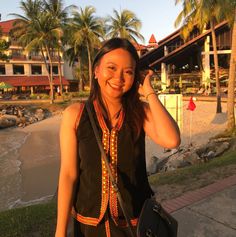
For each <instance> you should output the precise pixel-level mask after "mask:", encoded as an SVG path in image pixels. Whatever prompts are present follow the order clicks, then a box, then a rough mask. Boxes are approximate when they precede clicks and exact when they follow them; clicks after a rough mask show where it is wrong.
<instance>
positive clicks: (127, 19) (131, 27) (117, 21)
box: [106, 10, 144, 43]
mask: <svg viewBox="0 0 236 237" xmlns="http://www.w3.org/2000/svg"><path fill="white" fill-rule="evenodd" d="M113 12H114V16H108V18H107V21H106V24H107V27H106V31H107V37H108V38H113V37H122V38H127V39H129V40H131V41H134V42H136V43H137V40H136V39H140V40H141V41H144V37H143V36H142V35H141V34H140V33H139V31H140V29H141V26H142V23H141V21H140V20H139V19H138V18H137V16H136V15H135V13H133V12H132V11H129V10H123V11H121V12H120V13H119V12H118V11H117V10H114V11H113Z"/></svg>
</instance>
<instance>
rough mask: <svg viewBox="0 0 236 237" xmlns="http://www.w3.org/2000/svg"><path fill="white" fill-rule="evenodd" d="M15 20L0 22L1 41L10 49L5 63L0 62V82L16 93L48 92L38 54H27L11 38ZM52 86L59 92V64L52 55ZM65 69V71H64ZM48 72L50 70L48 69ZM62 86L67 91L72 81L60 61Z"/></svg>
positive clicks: (47, 82)
mask: <svg viewBox="0 0 236 237" xmlns="http://www.w3.org/2000/svg"><path fill="white" fill-rule="evenodd" d="M14 21H15V20H8V21H2V22H0V29H1V39H4V40H6V41H7V42H10V47H9V48H8V49H7V50H6V51H5V54H6V55H7V56H8V58H9V59H8V60H7V61H3V60H0V82H5V83H8V84H10V85H12V86H14V90H16V92H17V93H31V94H32V93H36V92H38V93H39V92H46V91H47V92H49V90H50V87H49V80H48V77H47V70H46V66H45V64H44V61H43V57H42V55H41V54H40V53H39V52H27V51H25V50H24V49H23V48H22V47H21V46H19V44H17V42H16V40H15V39H14V38H13V37H11V34H10V30H11V29H12V28H13V24H14ZM52 60H53V67H52V71H53V85H54V90H55V92H59V90H60V80H59V62H58V56H57V54H55V55H53V57H52ZM65 69H66V70H65ZM49 70H50V69H49ZM61 73H62V78H61V79H62V85H63V89H64V90H65V91H67V90H68V87H69V81H68V80H67V79H66V77H65V75H67V76H68V77H67V78H68V79H73V76H72V74H71V73H70V69H69V68H68V65H67V64H65V63H64V61H63V60H61Z"/></svg>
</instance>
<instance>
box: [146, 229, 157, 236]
mask: <svg viewBox="0 0 236 237" xmlns="http://www.w3.org/2000/svg"><path fill="white" fill-rule="evenodd" d="M146 237H157V236H156V235H154V234H153V233H152V231H151V230H150V229H147V230H146Z"/></svg>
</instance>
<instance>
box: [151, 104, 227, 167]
mask: <svg viewBox="0 0 236 237" xmlns="http://www.w3.org/2000/svg"><path fill="white" fill-rule="evenodd" d="M194 103H195V104H196V109H195V110H194V111H190V110H187V107H188V102H187V101H184V102H183V108H182V111H183V112H182V114H183V121H182V127H181V129H180V130H181V145H180V146H182V147H187V146H189V145H190V144H192V146H194V147H199V146H201V145H203V144H206V143H207V142H208V141H209V138H211V137H214V136H215V135H216V134H218V133H220V132H223V131H224V130H225V129H226V121H227V104H226V103H222V113H220V114H216V102H203V101H195V102H194ZM146 144H147V146H146V147H147V150H146V152H147V164H149V160H150V159H149V158H150V157H152V156H156V157H158V158H162V157H165V156H167V155H169V154H170V153H169V152H168V153H164V152H163V151H164V149H163V148H162V147H160V146H158V145H156V144H154V143H153V142H152V141H151V140H150V139H149V138H147V139H146Z"/></svg>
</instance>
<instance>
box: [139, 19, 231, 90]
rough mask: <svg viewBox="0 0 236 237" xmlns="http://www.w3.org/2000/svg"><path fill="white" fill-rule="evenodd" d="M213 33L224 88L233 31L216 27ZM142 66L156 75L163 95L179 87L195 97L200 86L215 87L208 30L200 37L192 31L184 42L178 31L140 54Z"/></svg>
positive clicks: (211, 47)
mask: <svg viewBox="0 0 236 237" xmlns="http://www.w3.org/2000/svg"><path fill="white" fill-rule="evenodd" d="M215 31H216V40H217V53H218V60H219V76H220V84H221V86H223V88H224V86H226V84H227V80H228V73H229V61H230V54H231V37H232V31H231V30H230V28H229V27H228V24H227V22H222V23H220V24H218V25H216V27H215ZM141 62H142V65H143V66H145V67H147V66H149V67H151V68H153V69H154V70H155V71H156V72H157V75H158V80H159V81H160V82H161V87H162V90H164V91H166V92H168V91H169V89H171V88H174V87H175V86H178V87H182V89H183V90H182V91H183V92H186V91H187V93H188V92H192V93H195V92H196V91H197V90H198V89H199V87H201V86H212V88H214V86H215V75H214V61H213V46H212V40H211V30H210V29H206V30H205V31H204V32H203V33H200V32H199V30H198V29H197V28H194V29H193V31H192V32H191V34H190V36H189V38H188V40H187V41H184V40H183V39H182V38H181V35H180V30H177V31H175V32H173V33H172V34H170V35H169V36H167V37H166V38H164V39H162V40H161V41H159V42H158V47H156V48H154V49H153V50H151V51H147V52H146V53H145V54H143V55H142V57H141ZM166 88H167V90H166Z"/></svg>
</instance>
